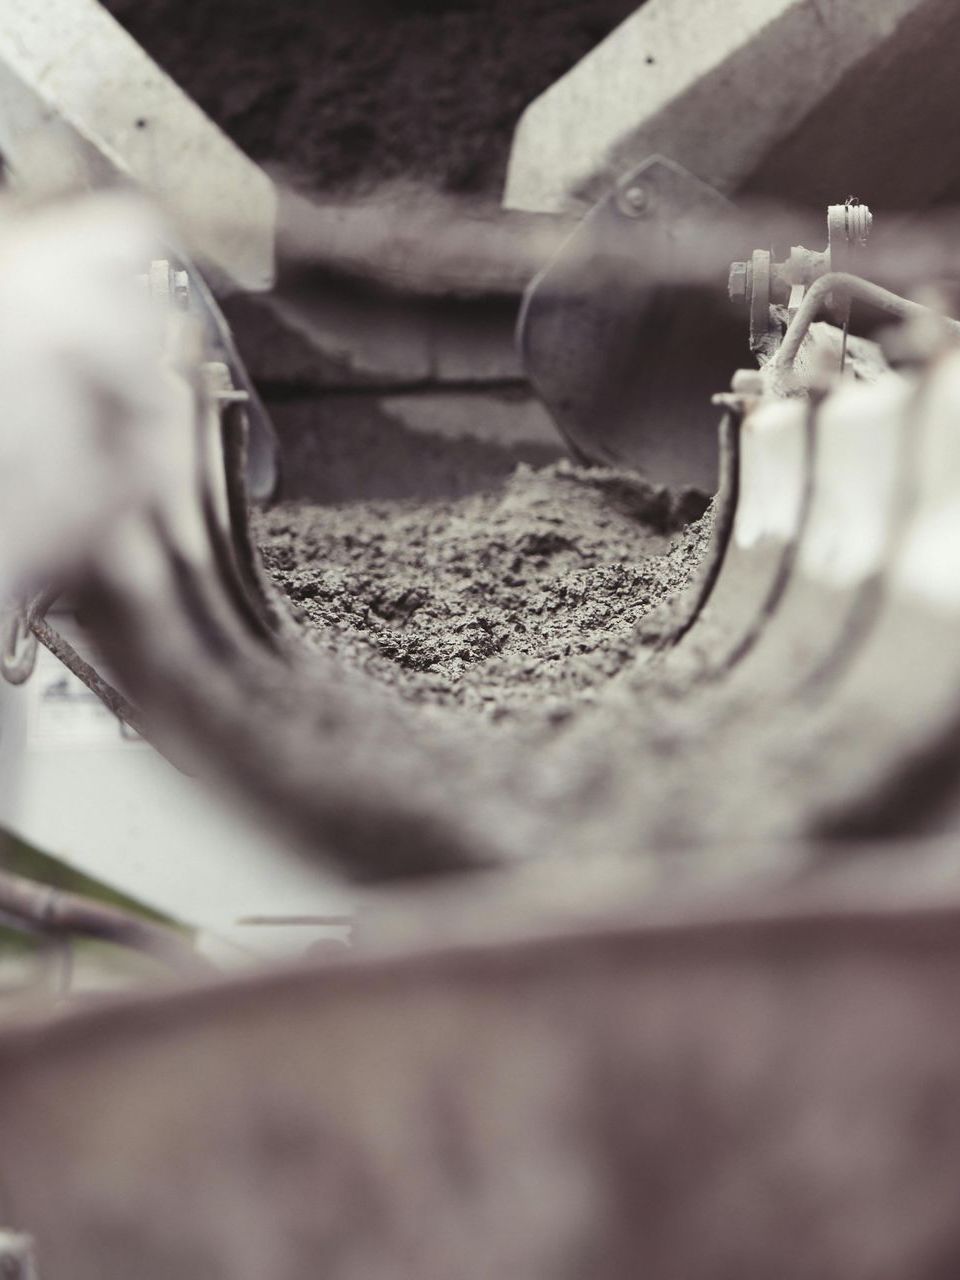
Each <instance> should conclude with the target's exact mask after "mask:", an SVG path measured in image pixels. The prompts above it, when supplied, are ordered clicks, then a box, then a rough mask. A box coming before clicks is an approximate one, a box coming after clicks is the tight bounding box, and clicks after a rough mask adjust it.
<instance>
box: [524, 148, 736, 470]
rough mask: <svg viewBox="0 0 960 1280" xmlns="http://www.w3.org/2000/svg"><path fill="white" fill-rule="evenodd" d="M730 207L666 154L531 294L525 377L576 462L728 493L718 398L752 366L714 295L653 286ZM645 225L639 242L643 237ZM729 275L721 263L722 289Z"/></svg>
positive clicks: (586, 226)
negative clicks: (721, 477) (714, 401)
mask: <svg viewBox="0 0 960 1280" xmlns="http://www.w3.org/2000/svg"><path fill="white" fill-rule="evenodd" d="M729 209H730V205H729V202H728V201H727V200H726V199H725V198H724V197H723V196H722V195H720V194H719V193H718V192H716V191H715V190H713V188H712V187H709V186H708V185H707V184H706V183H704V182H701V181H700V179H699V178H696V177H695V176H694V175H693V174H691V173H688V172H687V170H686V169H684V168H683V167H682V166H681V165H678V164H676V163H675V162H674V161H672V160H668V159H667V158H666V157H664V156H651V157H649V158H648V159H647V160H645V161H644V162H643V164H641V165H638V166H637V167H636V168H634V169H632V170H631V171H630V172H629V173H628V174H626V175H625V176H624V177H623V178H621V180H620V181H619V182H618V183H617V184H616V186H615V187H614V188H613V190H612V191H611V192H610V193H609V194H608V195H607V196H606V197H605V199H603V200H601V201H600V203H599V204H597V205H596V206H595V207H594V208H593V209H592V210H591V211H590V213H589V214H587V216H586V218H584V220H583V221H582V222H581V223H580V224H579V226H578V227H577V228H576V230H575V231H574V232H573V234H572V235H571V236H570V237H569V239H568V240H567V242H566V243H565V245H564V246H563V248H562V249H561V250H560V251H559V253H558V254H557V255H556V257H555V258H554V259H553V260H552V262H550V264H549V265H548V266H547V267H546V268H545V269H544V270H543V271H542V272H541V273H540V274H539V275H538V276H537V277H536V279H535V280H534V281H533V282H532V283H531V285H530V286H529V288H528V289H527V292H526V295H525V297H524V303H523V308H522V311H521V315H520V322H519V326H518V332H517V339H518V344H519V348H520V356H521V360H522V363H523V367H524V371H525V373H526V374H527V377H528V378H529V379H530V382H531V384H532V385H533V387H534V389H535V390H536V392H537V394H538V395H539V396H540V398H541V400H542V401H543V403H544V404H545V405H546V407H547V409H548V410H549V411H550V414H551V415H552V417H553V419H554V421H555V423H556V425H557V427H558V428H559V430H560V432H561V433H562V434H563V436H564V437H565V438H566V440H567V443H568V444H569V445H570V447H571V449H572V451H573V452H574V454H575V455H576V456H577V457H578V458H579V459H581V460H582V461H586V462H589V463H594V464H600V465H611V464H612V465H614V466H618V465H619V466H629V467H633V468H636V469H638V470H640V471H643V472H645V473H646V474H648V475H649V476H651V477H652V478H653V479H655V480H657V481H659V482H661V483H665V484H668V485H671V486H673V487H676V488H682V487H684V486H696V487H698V488H701V489H704V490H707V491H712V490H713V489H714V488H715V487H716V483H717V465H718V463H717V459H718V445H717V421H716V413H715V411H714V409H713V408H712V406H711V403H710V398H711V395H712V394H713V392H714V391H715V390H716V387H717V386H718V385H720V386H725V385H726V384H727V383H728V382H729V380H730V371H731V369H735V368H737V367H738V366H739V365H740V364H742V363H743V355H744V351H743V346H744V344H743V338H742V335H741V334H740V333H738V332H737V325H736V318H735V316H734V315H732V314H731V313H730V311H729V308H728V307H726V306H725V305H720V303H719V302H718V300H717V299H716V298H714V297H711V296H710V295H709V293H708V292H706V291H696V290H692V289H679V288H675V289H671V290H668V289H663V288H655V287H653V286H652V285H651V280H653V279H656V276H657V274H658V272H657V270H656V268H657V262H656V261H653V259H657V260H659V261H660V262H662V260H663V259H664V258H670V259H671V260H673V261H677V260H679V261H681V262H682V260H683V255H684V253H685V252H687V251H689V249H690V248H691V247H697V248H698V249H699V251H700V252H701V253H702V239H703V229H704V227H705V225H708V224H709V223H711V222H713V221H714V220H716V219H717V218H718V217H726V216H727V214H728V211H729ZM634 226H636V232H634V230H633V227H634ZM727 266H728V264H727V263H726V262H720V261H718V263H717V284H718V286H719V287H722V282H723V280H724V279H725V276H726V271H727Z"/></svg>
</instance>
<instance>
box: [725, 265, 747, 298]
mask: <svg viewBox="0 0 960 1280" xmlns="http://www.w3.org/2000/svg"><path fill="white" fill-rule="evenodd" d="M727 292H728V293H729V295H730V301H731V302H746V300H747V264H746V263H745V262H734V263H731V265H730V277H729V279H728V281H727Z"/></svg>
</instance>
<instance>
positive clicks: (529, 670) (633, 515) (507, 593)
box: [258, 461, 711, 720]
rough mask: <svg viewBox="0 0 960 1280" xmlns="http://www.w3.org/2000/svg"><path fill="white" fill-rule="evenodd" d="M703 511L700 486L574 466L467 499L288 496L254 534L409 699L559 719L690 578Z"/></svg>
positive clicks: (347, 649) (698, 553)
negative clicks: (663, 485)
mask: <svg viewBox="0 0 960 1280" xmlns="http://www.w3.org/2000/svg"><path fill="white" fill-rule="evenodd" d="M706 509H707V499H706V498H705V497H704V495H702V494H698V493H696V492H694V491H690V492H687V493H685V494H682V495H679V496H677V495H672V494H670V493H669V492H668V491H667V490H664V489H658V488H655V487H653V486H651V485H649V484H647V483H645V482H644V481H642V480H641V479H639V477H637V476H634V475H630V474H628V473H624V472H617V471H607V470H600V469H585V468H581V467H576V466H574V465H572V464H571V463H569V462H565V461H564V462H560V463H557V464H555V465H553V466H550V467H545V468H541V469H539V470H535V469H533V468H531V467H528V466H520V467H518V468H517V469H516V471H515V472H514V473H513V475H512V476H511V477H509V479H507V480H506V481H505V482H504V483H503V484H502V485H500V486H498V487H496V488H493V489H489V490H486V491H484V492H481V493H475V494H471V495H469V496H466V497H461V498H455V499H433V500H429V501H419V502H418V501H413V500H405V501H392V502H386V501H380V502H351V503H340V504H337V505H331V506H320V505H315V504H310V503H303V502H295V503H286V504H282V505H279V506H276V507H274V508H272V509H271V510H270V511H268V512H266V513H264V514H263V515H261V516H260V517H259V520H258V535H259V538H260V542H261V548H262V551H263V555H264V559H265V561H266V564H267V566H268V568H269V569H270V571H271V572H272V574H273V577H274V579H275V581H276V583H277V584H278V586H279V587H280V588H281V590H282V591H283V593H284V594H285V595H286V596H287V598H288V599H289V600H290V601H291V603H292V604H293V605H294V606H295V607H296V608H297V609H298V610H299V612H300V614H301V617H302V618H303V620H304V622H305V624H306V625H307V626H308V627H309V629H310V630H311V631H312V632H313V634H314V635H315V637H316V639H317V640H318V642H319V643H320V645H321V646H322V647H324V648H326V649H327V650H329V651H331V652H333V653H336V654H338V655H339V656H341V657H343V658H345V659H346V660H347V661H348V662H349V663H351V664H352V665H354V666H357V667H360V668H362V669H364V670H365V671H367V672H368V673H370V674H371V675H373V676H375V677H376V678H377V679H379V680H380V681H382V682H384V683H386V684H387V685H389V686H391V687H393V688H395V689H396V690H397V691H398V692H399V693H400V694H401V695H402V696H403V697H405V698H406V699H409V700H412V701H414V702H417V703H430V704H435V705H447V706H460V707H465V708H474V709H479V710H483V711H484V712H485V713H487V714H488V715H489V716H490V717H491V718H492V719H494V720H499V719H501V718H505V717H507V716H512V717H516V716H517V715H520V714H522V712H523V711H524V710H529V711H531V712H532V713H533V714H535V715H538V716H539V715H541V714H542V713H543V712H544V710H545V709H546V710H548V711H549V712H550V713H551V714H552V715H553V716H554V718H558V717H559V716H561V715H563V714H566V713H567V711H569V710H570V709H571V708H572V707H573V706H574V705H575V703H576V700H577V699H578V698H579V697H580V696H581V695H584V694H589V692H590V691H591V690H593V689H595V688H596V687H597V686H598V685H599V684H601V683H602V682H603V681H604V680H606V679H608V678H609V677H610V676H611V675H613V674H615V673H616V672H617V671H618V670H620V669H621V668H622V667H623V665H624V664H625V663H626V662H627V661H628V660H629V659H630V657H631V656H632V654H633V653H634V651H635V649H636V646H637V643H638V642H637V637H636V629H637V625H638V623H639V622H640V621H641V620H642V619H643V618H644V617H645V616H647V615H648V614H649V612H650V611H651V610H652V609H653V608H655V607H656V606H658V605H660V604H662V603H663V602H664V600H666V599H668V598H669V597H671V596H672V595H674V594H675V593H677V592H678V591H679V590H680V589H681V588H682V587H683V586H684V585H685V584H686V582H687V581H688V580H689V578H690V576H691V575H692V573H693V572H694V570H695V569H696V567H697V566H698V564H699V563H700V561H701V559H702V556H703V554H704V550H705V547H706V545H707V542H708V539H709V532H710V525H711V520H710V516H709V514H705V511H706Z"/></svg>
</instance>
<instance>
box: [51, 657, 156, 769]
mask: <svg viewBox="0 0 960 1280" xmlns="http://www.w3.org/2000/svg"><path fill="white" fill-rule="evenodd" d="M27 689H28V691H29V694H30V704H29V712H28V719H27V744H28V746H30V747H78V746H83V747H122V746H124V745H134V744H136V743H140V742H142V741H143V739H142V738H141V737H140V736H139V734H137V733H135V732H134V730H133V729H131V728H129V726H127V725H125V724H124V723H123V722H122V721H121V720H118V719H117V717H116V716H115V715H114V714H113V712H112V711H110V710H108V708H107V707H105V706H104V705H103V703H102V702H101V701H100V699H99V698H98V697H97V695H96V694H95V693H91V691H90V690H89V689H88V688H87V686H86V685H85V684H84V683H83V681H82V680H80V679H78V677H77V676H75V675H74V674H73V672H72V671H68V670H67V668H66V667H65V666H64V665H63V664H62V663H61V662H59V661H58V660H57V659H56V658H55V657H54V656H53V654H51V653H48V652H47V650H46V649H43V648H41V649H40V650H39V652H38V654H37V666H36V670H35V671H34V673H33V675H32V676H31V678H30V681H29V682H28V684H27Z"/></svg>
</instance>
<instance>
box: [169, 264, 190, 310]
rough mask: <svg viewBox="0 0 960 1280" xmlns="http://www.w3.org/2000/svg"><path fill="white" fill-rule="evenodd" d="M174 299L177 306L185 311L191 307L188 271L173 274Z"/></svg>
mask: <svg viewBox="0 0 960 1280" xmlns="http://www.w3.org/2000/svg"><path fill="white" fill-rule="evenodd" d="M173 297H174V301H175V302H176V304H177V306H178V307H180V308H181V310H183V311H185V310H186V309H187V307H189V305H190V276H189V275H188V273H187V272H186V271H175V272H174V273H173Z"/></svg>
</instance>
